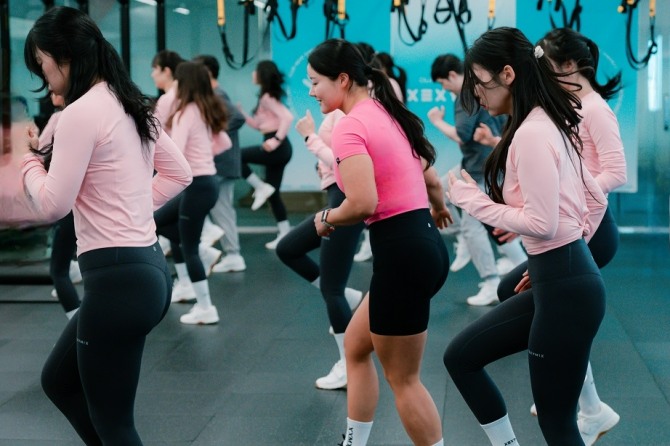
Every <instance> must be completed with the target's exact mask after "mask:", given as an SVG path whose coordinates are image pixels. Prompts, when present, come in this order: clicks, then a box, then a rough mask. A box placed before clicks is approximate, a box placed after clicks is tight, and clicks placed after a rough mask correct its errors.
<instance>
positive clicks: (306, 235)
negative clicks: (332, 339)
mask: <svg viewBox="0 0 670 446" xmlns="http://www.w3.org/2000/svg"><path fill="white" fill-rule="evenodd" d="M326 193H327V195H328V206H327V207H329V208H334V207H337V206H339V205H340V204H341V203H342V201H343V200H344V194H343V193H342V191H341V190H340V189H339V188H338V187H337V185H336V184H333V185H331V186H330V187H328V188H327V189H326ZM364 227H365V225H364V224H363V223H358V224H356V225H353V226H338V228H337V229H336V230H335V231H334V232H333V233H332V234H331V235H330V236H329V237H328V238H322V237H319V235H318V234H317V233H316V228H315V227H314V215H310V216H308V217H307V218H305V219H304V220H303V221H302V222H301V223H300V224H299V225H298V226H296V227H294V228H293V229H291V232H289V233H288V234H286V236H285V237H284V238H282V239H281V241H280V242H279V244H278V245H277V256H278V257H279V259H280V260H281V261H282V262H284V264H286V265H287V266H288V267H289V268H291V269H292V270H293V271H295V272H296V273H298V274H299V275H300V276H301V277H302V278H303V279H305V280H307V281H308V282H314V281H315V280H316V279H317V278H318V277H320V281H319V283H320V288H321V295H322V296H323V299H324V301H325V302H326V310H327V311H328V319H329V321H330V325H331V326H332V327H333V331H334V332H335V333H344V330H345V329H346V328H347V325H349V321H350V320H351V308H349V305H348V304H347V301H346V299H345V298H344V288H345V287H346V286H347V280H348V279H349V273H350V272H351V265H352V264H353V258H354V254H355V253H356V246H357V245H358V238H359V237H360V235H361V231H363V228H364ZM319 247H320V248H321V251H320V252H319V263H318V264H317V263H316V262H315V261H314V260H312V259H311V258H310V257H309V256H308V255H307V253H309V252H310V251H313V250H315V249H317V248H319ZM319 265H320V266H319Z"/></svg>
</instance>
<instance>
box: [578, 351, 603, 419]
mask: <svg viewBox="0 0 670 446" xmlns="http://www.w3.org/2000/svg"><path fill="white" fill-rule="evenodd" d="M579 410H580V412H582V413H583V414H585V415H596V414H597V413H599V412H600V397H599V396H598V392H597V391H596V383H595V382H594V381H593V371H592V370H591V362H589V365H588V367H587V368H586V379H585V380H584V385H583V386H582V392H581V393H580V394H579Z"/></svg>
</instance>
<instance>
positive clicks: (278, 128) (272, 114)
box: [244, 93, 293, 149]
mask: <svg viewBox="0 0 670 446" xmlns="http://www.w3.org/2000/svg"><path fill="white" fill-rule="evenodd" d="M244 117H245V120H246V123H247V125H249V126H250V127H253V128H255V129H256V130H258V131H259V132H261V133H263V134H264V135H265V134H267V133H272V132H276V133H275V136H276V137H277V138H279V139H282V140H283V139H285V138H286V136H287V135H288V132H289V130H290V128H291V123H293V113H291V111H290V110H289V109H288V108H287V107H286V106H285V105H284V104H282V103H281V102H280V101H278V100H277V99H275V98H273V97H272V96H270V95H269V94H267V93H265V94H264V95H263V96H261V98H260V100H259V101H258V107H256V112H255V113H254V115H253V116H248V115H246V114H245V116H244ZM268 144H272V145H274V147H273V149H276V148H277V146H279V141H276V140H275V141H271V140H270V141H268Z"/></svg>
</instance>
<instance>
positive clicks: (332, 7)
mask: <svg viewBox="0 0 670 446" xmlns="http://www.w3.org/2000/svg"><path fill="white" fill-rule="evenodd" d="M323 15H324V16H326V40H327V39H330V38H331V37H332V33H333V31H334V30H335V28H338V29H339V30H340V38H341V39H344V28H345V26H347V23H348V22H349V14H347V12H346V9H345V4H344V0H324V2H323ZM331 26H332V28H331Z"/></svg>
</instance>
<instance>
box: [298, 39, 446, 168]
mask: <svg viewBox="0 0 670 446" xmlns="http://www.w3.org/2000/svg"><path fill="white" fill-rule="evenodd" d="M307 60H308V62H309V65H310V66H311V67H312V68H313V69H314V71H316V72H317V73H319V74H321V75H323V76H326V77H327V78H329V79H331V80H335V79H337V77H338V76H339V75H340V74H341V73H346V74H347V75H348V76H349V79H351V80H352V82H354V83H355V84H356V85H358V86H360V87H365V88H367V86H368V81H372V85H373V90H374V93H373V94H374V98H375V100H376V101H378V102H379V103H380V104H381V105H382V106H383V107H384V109H385V110H386V112H387V113H388V114H389V115H390V116H391V117H392V118H393V119H394V120H395V121H396V122H397V123H398V125H399V126H400V128H401V129H402V131H403V132H404V133H405V136H406V137H407V140H408V141H409V144H410V146H411V147H412V152H413V153H414V155H415V156H416V157H417V158H418V157H421V158H424V159H425V160H427V161H428V165H429V166H430V165H432V164H433V163H434V162H435V156H436V155H435V148H433V146H432V144H431V143H430V142H429V141H428V139H426V136H425V135H424V131H423V130H424V127H423V122H422V121H421V119H419V118H418V117H417V116H416V115H415V114H414V113H412V112H411V111H409V109H407V107H405V105H404V104H403V103H402V101H400V99H398V98H397V97H396V95H395V92H394V91H393V87H392V86H391V83H390V82H389V79H388V76H387V75H386V73H384V72H383V71H382V70H379V69H377V68H373V67H371V66H370V65H369V64H368V63H366V61H365V59H364V57H363V55H362V54H361V52H360V51H359V50H358V48H357V47H356V46H355V45H354V44H353V43H351V42H347V41H346V40H342V39H329V40H326V41H325V42H323V43H322V44H320V45H319V46H317V47H316V48H314V49H313V50H312V52H311V53H310V54H309V57H308V58H307Z"/></svg>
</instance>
